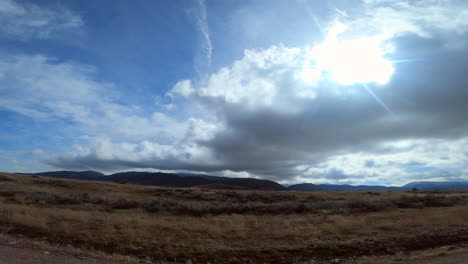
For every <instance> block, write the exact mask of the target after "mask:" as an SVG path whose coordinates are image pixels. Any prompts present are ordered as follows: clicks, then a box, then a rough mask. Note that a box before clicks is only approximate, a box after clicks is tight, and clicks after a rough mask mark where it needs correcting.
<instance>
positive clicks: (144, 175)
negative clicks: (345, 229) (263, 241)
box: [28, 171, 468, 192]
mask: <svg viewBox="0 0 468 264" xmlns="http://www.w3.org/2000/svg"><path fill="white" fill-rule="evenodd" d="M28 175H36V176H48V177H53V178H63V179H75V180H87V181H101V182H117V183H126V184H140V185H153V186H162V187H199V188H207V189H230V190H271V191H288V190H289V191H325V192H332V191H335V192H336V191H408V190H413V189H418V190H454V189H468V182H424V181H420V182H411V183H408V184H406V185H403V186H401V187H387V186H373V185H357V186H356V185H337V184H313V183H301V184H294V185H290V186H287V187H286V186H283V185H281V184H279V183H277V182H274V181H270V180H261V179H254V178H230V177H220V176H212V175H205V174H184V173H164V172H136V171H130V172H120V173H114V174H111V175H105V174H103V173H100V172H96V171H49V172H40V173H28Z"/></svg>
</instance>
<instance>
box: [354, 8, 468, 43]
mask: <svg viewBox="0 0 468 264" xmlns="http://www.w3.org/2000/svg"><path fill="white" fill-rule="evenodd" d="M364 7H365V13H364V14H361V15H360V16H361V17H360V18H358V19H354V20H351V21H350V22H351V26H352V27H353V28H354V29H355V30H354V31H353V34H356V33H358V34H369V33H370V32H372V33H373V34H383V35H385V36H387V37H388V38H391V37H394V36H401V35H404V34H408V33H411V34H417V35H419V36H421V37H432V36H434V34H441V33H442V34H451V33H455V34H464V33H466V32H467V26H468V20H467V18H468V5H467V3H466V1H458V0H454V1H450V0H415V1H388V0H383V1H382V0H364Z"/></svg>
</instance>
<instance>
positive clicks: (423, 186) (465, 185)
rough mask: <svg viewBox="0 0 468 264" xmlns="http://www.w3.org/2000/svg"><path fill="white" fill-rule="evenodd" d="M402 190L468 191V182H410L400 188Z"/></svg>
mask: <svg viewBox="0 0 468 264" xmlns="http://www.w3.org/2000/svg"><path fill="white" fill-rule="evenodd" d="M400 189H402V190H412V189H418V190H426V191H433V190H456V189H468V182H411V183H408V184H406V185H404V186H402V187H400Z"/></svg>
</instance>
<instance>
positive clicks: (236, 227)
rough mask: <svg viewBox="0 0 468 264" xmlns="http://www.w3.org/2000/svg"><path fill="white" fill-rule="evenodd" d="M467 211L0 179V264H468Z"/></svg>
mask: <svg viewBox="0 0 468 264" xmlns="http://www.w3.org/2000/svg"><path fill="white" fill-rule="evenodd" d="M467 201H468V191H463V190H461V191H425V192H423V191H406V192H402V191H382V192H299V191H252V190H235V191H234V190H219V189H200V188H163V187H154V186H139V185H129V184H118V183H101V182H88V181H80V180H66V179H56V178H49V177H42V176H30V175H18V174H8V173H1V174H0V233H1V239H0V245H1V246H0V263H23V262H13V261H14V260H11V258H12V257H11V256H18V257H20V256H24V259H27V256H35V254H36V255H38V256H41V257H31V258H33V259H35V260H36V261H37V262H30V263H46V262H40V258H45V259H46V260H47V259H50V263H53V260H52V259H53V258H58V259H59V260H57V261H59V262H60V258H67V256H68V257H69V258H70V261H69V262H70V263H74V262H73V261H78V262H77V263H95V262H96V261H97V263H359V264H361V263H362V264H364V263H366V264H370V263H376V264H377V263H382V264H384V263H408V264H418V263H420V264H425V263H441V264H448V263H465V262H466V263H468V257H467V256H468V255H467V249H468V248H466V246H467V244H465V243H466V242H468V205H467ZM44 252H46V253H44ZM8 256H10V257H8ZM8 258H9V259H8ZM72 259H73V261H71V260H72ZM9 261H10V262H9ZM93 261H94V262H93ZM106 261H110V262H106ZM62 262H63V261H62ZM24 263H27V262H24Z"/></svg>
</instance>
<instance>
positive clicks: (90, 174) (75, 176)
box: [30, 171, 106, 181]
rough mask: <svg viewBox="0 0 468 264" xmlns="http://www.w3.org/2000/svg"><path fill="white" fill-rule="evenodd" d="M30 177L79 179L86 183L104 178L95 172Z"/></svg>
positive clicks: (49, 173)
mask: <svg viewBox="0 0 468 264" xmlns="http://www.w3.org/2000/svg"><path fill="white" fill-rule="evenodd" d="M30 175H38V176H49V177H55V178H64V179H79V180H87V181H97V180H101V179H103V177H106V175H105V174H103V173H100V172H97V171H48V172H39V173H33V174H30Z"/></svg>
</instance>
